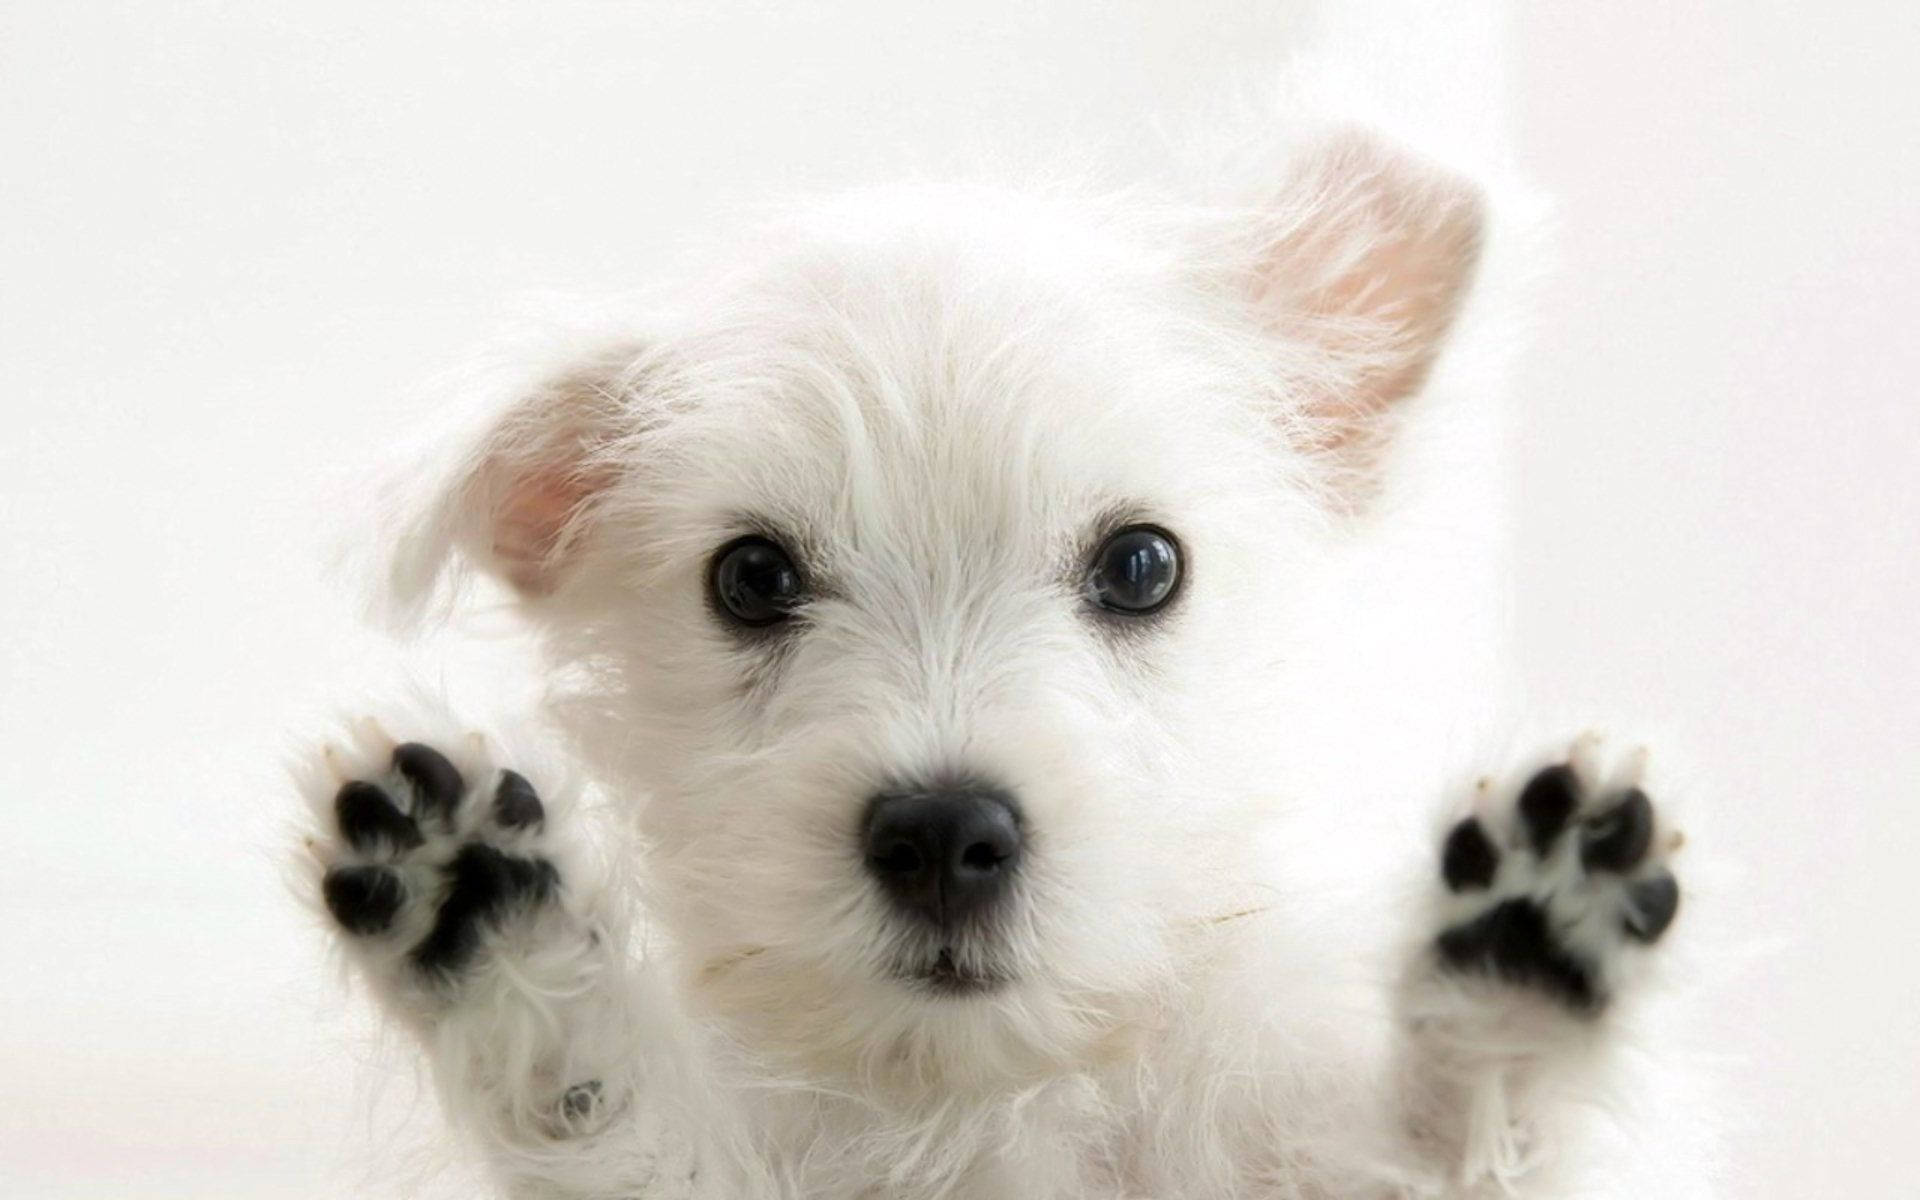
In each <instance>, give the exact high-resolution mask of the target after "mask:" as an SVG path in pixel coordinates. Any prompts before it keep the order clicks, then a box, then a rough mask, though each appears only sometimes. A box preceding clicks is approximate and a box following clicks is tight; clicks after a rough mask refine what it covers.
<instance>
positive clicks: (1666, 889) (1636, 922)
mask: <svg viewBox="0 0 1920 1200" xmlns="http://www.w3.org/2000/svg"><path fill="white" fill-rule="evenodd" d="M1598 758H1599V742H1598V739H1596V738H1593V737H1587V738H1583V739H1581V740H1580V741H1579V742H1577V743H1576V744H1575V746H1574V749H1573V751H1572V752H1571V753H1570V755H1569V756H1568V759H1567V761H1565V762H1561V763H1556V764H1554V765H1551V766H1548V767H1546V768H1544V769H1542V770H1539V771H1536V772H1534V773H1533V774H1532V775H1530V776H1528V777H1526V779H1525V782H1524V783H1522V784H1521V786H1520V787H1519V789H1518V791H1517V793H1516V794H1513V795H1512V796H1511V797H1510V798H1509V799H1508V800H1507V801H1506V802H1505V803H1504V804H1499V805H1495V806H1494V807H1493V808H1492V809H1491V811H1483V812H1482V813H1480V814H1479V815H1476V816H1471V817H1468V818H1466V819H1465V820H1463V821H1461V822H1460V823H1459V824H1457V825H1455V826H1454V827H1453V829H1452V831H1451V832H1450V833H1449V834H1448V835H1447V839H1446V843H1445V846H1444V848H1443V849H1442V851H1441V856H1440V871H1441V878H1442V880H1443V882H1444V883H1445V884H1446V888H1447V891H1448V893H1449V899H1448V901H1447V904H1446V915H1445V918H1444V921H1443V928H1442V930H1441V932H1440V935H1439V937H1438V938H1437V939H1436V940H1435V942H1434V948H1435V951H1436V953H1437V955H1438V959H1439V962H1440V964H1441V966H1442V969H1444V970H1446V971H1448V972H1452V973H1455V974H1461V975H1469V976H1480V977H1486V978H1492V979H1498V980H1501V981H1504V982H1506V983H1509V984H1512V985H1514V986H1517V987H1522V988H1527V989H1531V990H1533V991H1535V992H1538V993H1541V994H1544V995H1546V996H1548V997H1550V998H1551V999H1553V1000H1555V1001H1558V1002H1559V1003H1561V1004H1563V1005H1565V1006H1566V1007H1568V1008H1570V1009H1573V1010H1575V1011H1577V1012H1581V1013H1598V1012H1599V1011H1600V1010H1602V1009H1603V1008H1605V1007H1606V1005H1607V1003H1608V1002H1609V1001H1610V1000H1611V999H1612V997H1613V994H1614V990H1615V986H1616V984H1617V976H1618V973H1619V965H1620V963H1621V962H1622V960H1623V958H1624V956H1625V954H1626V952H1627V950H1628V949H1629V948H1630V947H1633V946H1650V945H1652V944H1653V943H1655V942H1657V941H1659V940H1660V938H1661V936H1662V935H1663V934H1665V933H1666V931H1667V929H1668V928H1669V927H1670V926H1671V925H1672V924H1673V920H1674V917H1675V916H1676V915H1677V914H1678V912H1679V908H1680V887H1679V884H1678V882H1677V881H1676V880H1675V878H1674V875H1673V872H1672V871H1671V870H1670V869H1669V867H1668V864H1667V860H1668V857H1669V855H1670V854H1671V853H1672V851H1673V850H1675V849H1676V848H1677V847H1678V845H1679V837H1678V835H1677V834H1674V833H1671V832H1669V831H1663V830H1662V828H1661V826H1660V822H1659V820H1658V816H1657V814H1656V813H1655V811H1654V806H1653V802H1652V801H1651V800H1650V799H1649V798H1648V796H1647V793H1646V791H1645V790H1644V789H1643V787H1642V779H1641V776H1642V774H1643V772H1644V767H1645V756H1644V754H1640V755H1634V756H1629V757H1628V758H1626V759H1625V760H1624V761H1622V762H1621V763H1620V764H1618V765H1617V766H1616V767H1615V768H1614V769H1613V770H1611V771H1602V770H1601V768H1600V764H1599V762H1598ZM1482 787H1483V792H1487V793H1490V792H1491V790H1492V785H1491V781H1487V782H1486V783H1483V785H1482Z"/></svg>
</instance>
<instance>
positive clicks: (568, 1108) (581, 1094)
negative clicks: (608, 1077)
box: [560, 1079, 601, 1125]
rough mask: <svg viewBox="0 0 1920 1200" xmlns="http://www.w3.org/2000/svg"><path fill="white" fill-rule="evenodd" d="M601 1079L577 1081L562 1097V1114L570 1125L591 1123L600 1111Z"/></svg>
mask: <svg viewBox="0 0 1920 1200" xmlns="http://www.w3.org/2000/svg"><path fill="white" fill-rule="evenodd" d="M600 1090H601V1089H600V1081H599V1080H598V1079H589V1080H587V1081H586V1082H585V1083H576V1084H574V1085H573V1086H572V1087H570V1088H568V1089H567V1093H566V1095H564V1096H562V1097H560V1115H561V1117H563V1118H564V1119H565V1120H566V1122H567V1123H568V1124H570V1125H585V1124H590V1123H591V1122H592V1120H593V1118H594V1115H595V1114H596V1113H598V1112H599V1111H600Z"/></svg>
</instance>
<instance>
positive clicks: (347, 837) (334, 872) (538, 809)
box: [315, 742, 561, 987]
mask: <svg viewBox="0 0 1920 1200" xmlns="http://www.w3.org/2000/svg"><path fill="white" fill-rule="evenodd" d="M463 754H464V758H465V760H466V764H467V766H466V769H465V770H462V768H461V767H459V766H456V765H455V763H454V761H453V759H452V758H450V757H449V756H448V755H447V754H445V753H442V752H441V751H440V750H438V749H435V748H434V747H432V746H428V745H425V744H423V743H420V742H406V743H402V744H400V745H398V746H394V747H392V749H391V751H390V752H387V753H385V754H384V756H383V760H382V756H381V755H380V754H379V751H378V750H377V749H376V750H373V751H366V750H365V748H364V747H363V751H362V752H361V753H360V754H359V755H358V757H359V758H360V759H361V761H360V762H358V763H357V764H355V765H354V766H352V767H344V766H342V765H341V763H340V757H339V755H338V752H330V754H329V757H328V762H329V763H330V764H332V765H333V768H334V770H333V772H331V774H332V775H334V776H340V775H344V776H346V778H345V780H344V782H341V783H339V786H338V788H337V790H335V791H334V793H333V797H332V803H331V806H330V811H329V812H328V813H327V814H326V815H325V816H324V817H323V821H325V822H327V823H328V824H330V825H331V829H330V831H329V833H330V836H328V837H326V838H324V839H321V840H320V841H318V842H316V843H315V850H316V852H317V853H318V855H319V857H320V859H321V866H322V874H321V879H320V894H321V898H322V899H323V900H324V901H325V904H326V909H327V911H328V913H330V914H331V915H332V917H333V920H334V922H335V923H336V924H337V925H338V926H339V928H340V929H341V930H342V931H343V932H344V933H346V934H347V935H348V941H349V944H350V945H352V946H353V947H354V948H355V949H356V950H357V951H358V952H359V953H360V955H361V957H362V958H366V959H372V960H374V965H375V967H376V969H378V970H382V971H384V972H385V973H386V974H388V975H389V976H390V977H396V978H395V979H394V982H401V979H399V978H397V977H401V976H410V977H411V981H412V982H415V983H419V984H424V985H427V986H429V987H440V986H443V985H446V984H448V983H450V982H451V981H453V980H454V979H456V978H457V977H458V976H459V975H460V974H462V973H463V972H465V971H467V970H468V969H469V968H470V967H472V966H473V965H474V964H475V962H476V960H477V959H478V958H479V957H480V955H481V953H482V950H483V947H484V946H485V945H486V944H487V943H488V941H489V939H490V938H491V937H493V936H496V935H500V934H503V933H504V932H506V931H508V930H510V929H511V928H512V927H513V926H515V925H517V924H526V923H528V922H529V921H530V920H532V919H533V918H536V917H537V916H538V915H539V914H540V913H541V912H543V911H544V910H546V909H548V908H550V907H551V905H552V902H553V901H554V900H555V899H556V898H557V897H558V895H559V892H560V885H561V879H560V872H559V870H558V869H557V868H556V867H555V865H554V863H553V862H552V860H551V859H550V858H549V857H548V855H547V853H546V849H545V844H544V842H545V826H546V808H545V805H543V804H542V803H541V800H540V797H539V795H538V793H537V792H536V791H535V790H534V787H533V785H532V784H531V783H530V782H528V781H527V779H526V778H525V777H524V776H522V775H520V774H518V773H516V772H514V771H511V770H505V769H501V768H497V767H492V766H491V765H490V764H487V763H486V762H485V760H484V755H483V754H481V753H480V752H479V750H478V749H477V743H476V744H475V747H472V748H465V749H464V750H463Z"/></svg>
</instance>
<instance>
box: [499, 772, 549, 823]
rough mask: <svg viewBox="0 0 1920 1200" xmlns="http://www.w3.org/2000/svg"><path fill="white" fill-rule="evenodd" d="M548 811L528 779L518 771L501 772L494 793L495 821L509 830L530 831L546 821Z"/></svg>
mask: <svg viewBox="0 0 1920 1200" xmlns="http://www.w3.org/2000/svg"><path fill="white" fill-rule="evenodd" d="M546 815H547V810H546V809H545V808H544V807H543V806H542V805H541V803H540V797H539V795H538V794H537V793H536V792H535V791H534V790H533V785H532V784H531V783H528V782H527V777H526V776H524V775H522V774H520V772H518V771H502V772H500V786H499V787H498V788H496V789H495V790H494V793H493V819H494V820H495V821H496V822H498V823H499V824H500V825H501V826H503V827H505V828H507V829H530V828H532V827H533V826H535V825H538V824H540V822H541V821H542V820H544V819H546Z"/></svg>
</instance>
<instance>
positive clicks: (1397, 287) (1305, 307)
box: [1255, 135, 1483, 470]
mask: <svg viewBox="0 0 1920 1200" xmlns="http://www.w3.org/2000/svg"><path fill="white" fill-rule="evenodd" d="M1292 189H1298V190H1297V191H1294V192H1293V194H1294V195H1295V196H1298V197H1301V198H1302V199H1301V200H1300V201H1297V202H1298V203H1300V204H1301V207H1302V217H1301V220H1300V223H1299V225H1298V227H1297V228H1295V229H1293V230H1291V231H1290V232H1289V233H1288V234H1286V235H1285V236H1283V237H1282V238H1280V239H1279V240H1278V241H1277V242H1276V243H1275V244H1274V245H1273V246H1271V247H1269V249H1268V252H1267V254H1266V255H1265V258H1264V263H1263V266H1262V269H1261V271H1260V278H1259V279H1258V281H1257V283H1256V287H1255V292H1256V302H1257V303H1258V304H1259V305H1260V306H1261V307H1263V308H1264V309H1266V310H1267V312H1268V317H1269V320H1271V321H1272V322H1273V323H1274V324H1275V325H1276V326H1277V327H1278V329H1279V331H1280V332H1283V333H1284V334H1286V335H1287V336H1289V337H1293V338H1297V339H1305V340H1307V341H1310V342H1316V343H1318V344H1319V345H1320V346H1321V347H1322V348H1323V349H1324V350H1326V351H1327V352H1328V354H1329V356H1330V357H1331V359H1332V361H1333V362H1334V363H1336V364H1337V365H1338V366H1339V367H1340V371H1339V372H1338V374H1341V375H1344V377H1345V381H1344V385H1343V386H1341V387H1339V388H1337V389H1327V390H1323V391H1321V392H1320V393H1318V394H1316V395H1313V396H1310V397H1308V398H1307V403H1306V409H1307V416H1308V417H1309V419H1310V421H1311V424H1312V426H1313V428H1314V430H1315V436H1314V442H1315V445H1316V448H1318V449H1321V450H1324V451H1327V452H1330V453H1332V454H1333V455H1335V456H1338V457H1340V458H1343V459H1346V460H1348V461H1347V462H1346V463H1345V465H1346V466H1347V467H1348V468H1350V469H1360V470H1364V469H1365V468H1366V467H1368V466H1370V465H1371V459H1372V458H1373V457H1374V456H1375V452H1376V451H1377V449H1378V447H1379V445H1380V443H1381V440H1382V439H1383V437H1384V434H1385V428H1386V426H1387V424H1388V422H1387V421H1386V420H1385V419H1384V418H1385V417H1386V416H1387V414H1388V413H1389V412H1390V410H1391V409H1392V408H1393V406H1394V405H1396V404H1397V403H1399V402H1400V401H1402V400H1404V399H1406V398H1407V397H1409V396H1411V395H1412V394H1414V393H1415V392H1417V391H1418V390H1419V388H1420V386H1421V384H1423V383H1424V382H1425V381H1426V377H1427V373H1428V371H1430V370H1431V369H1432V366H1433V363H1434V360H1435V358H1436V357H1437V355H1438V353H1439V351H1440V348H1441V346H1442V345H1443V344H1444V342H1445V340H1446V335H1447V332H1448V330H1449V329H1450V328H1451V327H1452V324H1453V320H1454V317H1455V316H1456V315H1457V313H1458V311H1459V308H1460V303H1461V301H1462V300H1463V299H1464V298H1465V295H1466V291H1467V287H1468V285H1469V284H1470V283H1471V282H1472V279H1473V273H1474V268H1475V266H1476V264H1477V262H1478V259H1479V254H1480V242H1481V231H1482V224H1483V217H1482V211H1481V202H1480V197H1479V194H1478V192H1477V191H1476V190H1475V189H1474V188H1473V187H1472V186H1471V185H1470V184H1468V183H1466V182H1465V181H1463V180H1460V179H1456V178H1454V177H1453V176H1451V175H1448V174H1446V173H1445V172H1443V171H1441V170H1439V169H1437V168H1434V167H1430V166H1428V165H1426V164H1424V163H1420V162H1416V161H1414V160H1411V159H1408V158H1405V157H1403V156H1401V155H1399V154H1397V153H1395V152H1394V151H1392V150H1390V149H1388V148H1386V147H1383V146H1381V145H1379V144H1378V143H1376V142H1374V141H1372V140H1370V139H1368V138H1365V137H1363V136H1358V135H1348V136H1344V137H1341V138H1339V139H1336V140H1335V141H1334V142H1332V143H1330V144H1329V145H1327V146H1325V147H1322V148H1321V149H1320V150H1319V151H1317V152H1315V153H1313V154H1311V155H1310V156H1309V157H1308V159H1307V161H1306V164H1305V166H1304V168H1303V170H1302V171H1301V172H1300V174H1299V175H1298V176H1297V177H1296V179H1295V180H1294V182H1293V184H1292ZM1290 190H1291V189H1290Z"/></svg>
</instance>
